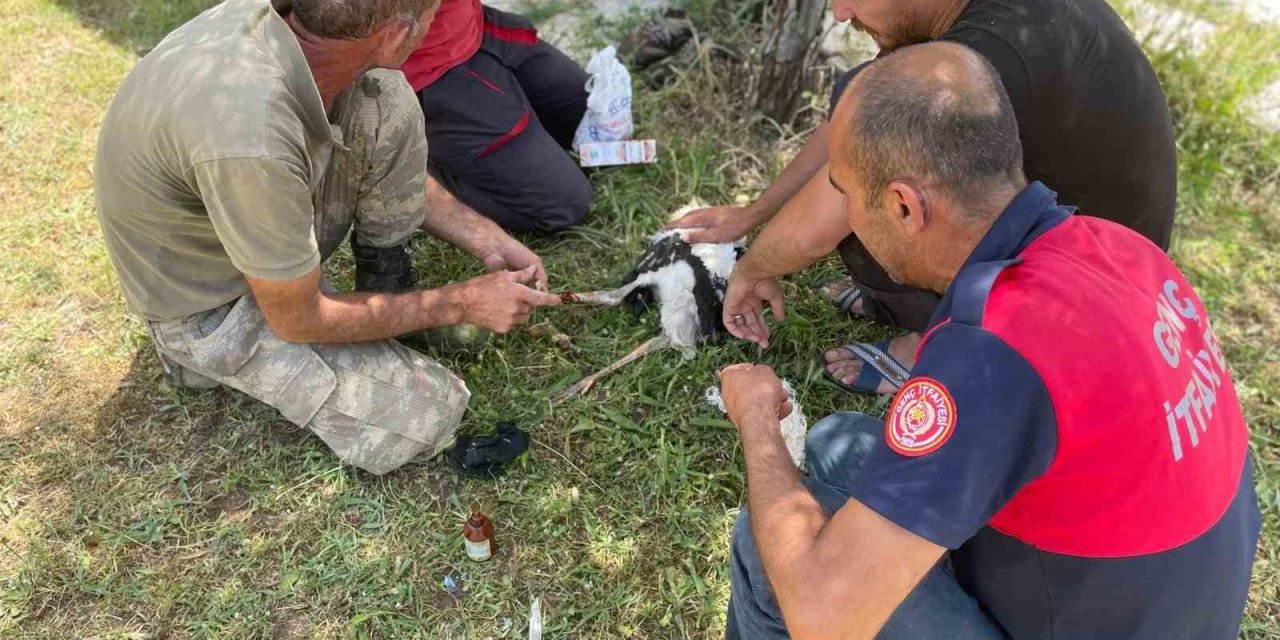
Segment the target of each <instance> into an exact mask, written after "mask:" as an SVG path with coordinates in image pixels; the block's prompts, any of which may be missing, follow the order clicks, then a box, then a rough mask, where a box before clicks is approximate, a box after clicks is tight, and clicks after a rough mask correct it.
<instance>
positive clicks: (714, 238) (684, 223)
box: [665, 206, 760, 244]
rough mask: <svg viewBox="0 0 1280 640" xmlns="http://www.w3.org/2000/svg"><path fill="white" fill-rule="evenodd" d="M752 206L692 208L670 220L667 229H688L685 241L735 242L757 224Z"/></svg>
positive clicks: (757, 220)
mask: <svg viewBox="0 0 1280 640" xmlns="http://www.w3.org/2000/svg"><path fill="white" fill-rule="evenodd" d="M759 222H760V221H759V219H758V217H757V215H756V212H755V209H754V208H752V207H734V206H720V207H706V208H703V209H694V210H693V211H690V212H689V213H686V214H685V215H684V216H683V217H681V218H680V219H679V220H675V221H672V222H671V223H670V224H668V225H667V226H666V227H665V228H667V229H690V231H687V232H685V233H684V234H683V235H684V239H685V241H686V242H690V243H695V244H696V243H699V242H710V243H718V242H737V241H738V239H739V238H742V237H743V236H745V235H747V234H748V233H750V232H751V230H752V229H754V228H755V227H756V225H758V224H759Z"/></svg>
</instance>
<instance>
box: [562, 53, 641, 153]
mask: <svg viewBox="0 0 1280 640" xmlns="http://www.w3.org/2000/svg"><path fill="white" fill-rule="evenodd" d="M587 73H589V74H591V78H590V79H589V80H587V91H588V95H587V112H586V114H584V115H583V116H582V122H581V123H579V124H578V131H577V133H575V134H574V136H573V148H574V149H579V148H581V147H582V144H583V143H587V142H617V141H619V140H630V139H631V134H632V132H633V131H634V130H635V124H634V123H633V121H632V119H631V72H629V71H627V67H626V66H624V65H623V64H622V63H621V62H619V61H618V52H617V49H615V48H614V47H611V46H610V47H605V48H603V49H601V50H599V51H597V52H596V54H595V55H594V56H591V62H589V63H587Z"/></svg>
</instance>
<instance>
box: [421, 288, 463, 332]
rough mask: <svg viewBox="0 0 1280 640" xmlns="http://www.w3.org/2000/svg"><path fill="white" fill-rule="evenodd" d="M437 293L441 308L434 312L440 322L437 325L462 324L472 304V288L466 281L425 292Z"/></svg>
mask: <svg viewBox="0 0 1280 640" xmlns="http://www.w3.org/2000/svg"><path fill="white" fill-rule="evenodd" d="M433 292H434V293H436V294H438V296H439V302H440V305H439V306H440V308H439V309H438V310H437V311H435V312H434V313H433V315H434V316H435V317H436V318H437V321H438V322H439V321H443V322H439V323H438V325H437V326H442V327H451V326H453V325H457V324H462V323H463V322H464V321H465V320H466V317H467V309H468V308H470V305H471V302H470V300H471V290H470V289H469V288H468V287H467V286H466V284H465V283H458V284H451V285H449V286H447V287H441V288H439V289H435V290H434V291H425V292H424V293H433Z"/></svg>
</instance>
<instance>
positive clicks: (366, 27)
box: [293, 0, 440, 40]
mask: <svg viewBox="0 0 1280 640" xmlns="http://www.w3.org/2000/svg"><path fill="white" fill-rule="evenodd" d="M439 2H440V0H293V14H294V16H295V17H297V19H298V23H299V24H301V25H302V27H303V28H304V29H306V30H307V31H310V32H311V33H314V34H315V35H317V36H320V37H321V38H332V39H334V40H358V39H360V38H366V37H368V36H369V35H370V34H372V33H373V32H374V30H376V29H377V28H378V27H381V26H382V25H384V24H386V23H387V22H388V21H389V20H403V21H406V22H410V23H414V24H417V22H418V18H420V17H422V13H423V12H424V11H426V10H427V9H430V8H431V7H433V6H435V5H436V4H439Z"/></svg>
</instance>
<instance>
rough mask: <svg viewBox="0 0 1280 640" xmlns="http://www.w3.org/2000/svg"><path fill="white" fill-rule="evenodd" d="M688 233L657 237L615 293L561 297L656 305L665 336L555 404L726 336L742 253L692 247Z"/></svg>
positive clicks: (729, 247) (732, 248) (730, 247)
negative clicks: (728, 298)
mask: <svg viewBox="0 0 1280 640" xmlns="http://www.w3.org/2000/svg"><path fill="white" fill-rule="evenodd" d="M695 208H697V206H696V205H690V206H686V207H683V208H681V209H680V210H679V211H676V212H675V214H673V215H672V219H673V220H674V219H677V218H680V217H682V216H684V214H686V213H688V212H689V211H691V210H693V209H695ZM686 232H687V230H684V229H676V230H671V231H661V232H658V233H656V234H654V236H653V237H652V238H651V239H650V240H649V244H648V246H647V247H646V248H645V252H644V255H642V256H640V261H639V262H638V263H636V266H635V268H634V269H632V270H631V272H630V273H628V274H627V276H626V277H625V278H623V280H622V286H621V287H619V288H617V289H613V290H611V291H595V292H591V293H564V294H561V300H563V301H564V302H570V303H572V302H579V303H586V304H597V305H606V306H616V305H619V304H621V303H623V302H624V301H625V302H630V303H632V304H635V305H637V306H640V305H645V306H648V304H649V303H653V302H656V303H657V305H658V310H659V312H660V314H661V317H662V336H660V337H659V338H655V339H652V340H649V341H648V342H646V343H644V344H643V345H641V346H640V347H639V348H637V349H636V350H635V351H633V352H631V353H629V354H627V356H626V357H624V358H623V359H622V360H619V361H618V362H615V363H613V364H611V365H609V366H608V367H606V368H605V369H603V370H601V371H600V372H598V373H596V374H594V375H592V376H588V377H586V378H584V379H582V380H581V381H580V382H578V383H577V384H575V385H574V386H572V387H569V388H568V389H566V390H565V391H562V392H561V393H560V394H557V396H556V398H555V399H554V400H555V401H556V402H559V401H562V400H564V399H567V398H569V397H572V396H573V395H576V394H577V393H581V392H582V391H586V390H587V389H589V388H590V387H591V385H592V384H594V383H595V381H596V380H598V379H599V378H601V377H603V376H605V375H608V374H609V373H612V372H613V371H616V370H618V369H619V368H621V367H622V366H624V365H626V364H627V363H630V362H633V361H635V360H638V359H639V358H642V357H644V356H646V355H648V354H650V353H653V352H654V351H658V350H660V349H663V348H665V347H667V346H673V347H676V348H678V349H680V350H681V351H682V352H683V353H684V354H685V356H686V357H692V355H693V353H694V351H695V350H696V348H697V345H698V342H699V341H701V340H703V339H706V338H712V339H714V338H715V337H717V336H719V335H720V334H721V332H722V331H724V325H723V324H722V322H721V313H722V310H723V308H724V292H725V287H727V286H728V283H729V276H730V275H731V274H732V273H733V268H734V265H736V264H737V262H738V257H739V255H740V254H741V251H742V250H741V248H740V247H739V246H738V245H737V244H736V243H735V244H730V243H721V244H690V243H688V242H686V241H685V239H684V233H686Z"/></svg>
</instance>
